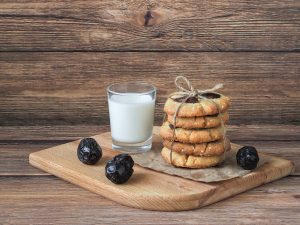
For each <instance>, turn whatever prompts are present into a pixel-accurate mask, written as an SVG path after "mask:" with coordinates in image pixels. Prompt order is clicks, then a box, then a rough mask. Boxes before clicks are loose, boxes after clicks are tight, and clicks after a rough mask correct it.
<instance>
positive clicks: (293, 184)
mask: <svg viewBox="0 0 300 225" xmlns="http://www.w3.org/2000/svg"><path fill="white" fill-rule="evenodd" d="M299 185H300V178H299V177H287V178H283V179H281V180H279V181H275V182H272V183H269V184H266V185H263V186H260V187H257V188H255V189H253V190H251V191H248V192H246V193H243V194H240V195H237V196H235V197H233V198H231V199H230V201H228V200H225V201H221V202H218V203H215V204H213V205H210V206H207V207H204V208H202V209H199V210H192V211H185V212H176V213H172V212H168V213H166V212H155V211H146V210H138V209H133V208H129V207H125V206H121V205H119V204H117V203H114V202H112V201H110V200H107V199H106V198H104V197H101V196H100V195H96V194H93V193H91V192H89V191H86V190H84V189H82V188H79V187H77V186H75V185H73V184H70V183H67V182H65V181H62V180H61V179H59V178H55V177H18V178H15V177H0V189H1V192H0V210H1V212H2V213H1V218H0V223H1V224H36V223H43V224H53V223H55V224H136V225H137V224H152V225H157V224H163V225H165V224H174V225H182V224H199V221H201V224H220V223H222V224H225V225H227V224H228V225H232V221H234V223H236V224H253V223H255V224H281V223H282V222H283V221H284V223H286V224H295V225H296V224H298V222H299V220H300V215H299V213H298V212H299V207H300V201H299V196H300V191H299ZM24 190H26V191H24ZM266 215H267V216H266Z"/></svg>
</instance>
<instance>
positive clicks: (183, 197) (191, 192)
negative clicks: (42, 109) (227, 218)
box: [29, 127, 295, 211]
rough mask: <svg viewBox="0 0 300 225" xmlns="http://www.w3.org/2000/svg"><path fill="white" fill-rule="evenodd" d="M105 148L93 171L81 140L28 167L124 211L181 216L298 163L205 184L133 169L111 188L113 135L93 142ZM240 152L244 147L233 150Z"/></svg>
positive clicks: (157, 142) (34, 156)
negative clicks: (82, 157) (80, 151)
mask: <svg viewBox="0 0 300 225" xmlns="http://www.w3.org/2000/svg"><path fill="white" fill-rule="evenodd" d="M153 134H154V136H153V148H156V149H159V150H160V149H161V148H162V144H161V139H160V137H159V127H154V129H153ZM93 138H94V139H95V140H97V142H98V143H102V145H101V146H102V151H103V157H102V159H101V160H100V161H99V162H98V163H97V164H96V165H95V166H92V167H91V166H87V165H84V164H82V163H80V162H79V161H78V159H77V155H76V150H77V146H78V143H79V140H77V141H74V142H69V143H66V144H63V145H59V146H55V147H52V148H49V149H45V150H41V151H38V152H34V153H31V154H30V155H29V163H30V164H31V165H33V166H34V167H37V168H39V169H42V170H43V171H46V172H48V173H51V174H53V175H55V176H58V177H60V178H62V179H64V180H67V181H69V182H71V183H74V184H75V185H78V186H80V187H82V188H85V189H87V190H90V191H92V192H95V193H97V194H100V195H103V196H106V197H107V198H109V199H111V200H113V201H116V202H118V203H120V204H122V205H126V206H130V207H134V208H139V209H148V210H158V211H182V210H190V209H195V208H201V207H203V206H206V205H210V204H212V203H215V202H218V201H220V200H223V199H225V198H229V197H232V196H233V195H236V194H239V193H241V192H244V191H247V190H249V189H252V188H255V187H257V186H260V185H262V184H265V183H269V182H272V181H274V180H277V179H280V178H282V177H285V176H287V175H289V174H291V173H292V172H293V171H294V169H295V168H294V163H293V162H291V161H287V160H285V159H282V158H278V157H273V156H268V159H269V160H268V162H267V163H264V164H263V165H261V166H260V167H258V168H257V169H256V170H255V171H252V172H251V173H249V174H247V175H244V176H241V177H236V178H234V179H230V180H225V181H220V182H214V183H202V182H195V181H191V180H187V179H184V178H181V177H176V176H172V175H168V174H165V173H159V172H156V171H153V170H149V169H146V168H143V167H141V166H139V165H135V166H134V171H135V172H134V175H133V176H132V178H131V179H130V180H129V181H128V182H126V184H124V185H115V184H112V183H111V182H110V181H108V179H107V178H106V177H105V174H104V168H105V163H104V162H106V161H108V160H109V158H111V157H112V156H114V155H116V154H118V152H117V151H114V150H112V149H111V135H110V133H109V132H107V133H102V134H100V135H96V136H93ZM231 147H232V151H234V152H236V151H237V150H238V149H239V148H240V147H241V146H238V145H236V144H232V145H231Z"/></svg>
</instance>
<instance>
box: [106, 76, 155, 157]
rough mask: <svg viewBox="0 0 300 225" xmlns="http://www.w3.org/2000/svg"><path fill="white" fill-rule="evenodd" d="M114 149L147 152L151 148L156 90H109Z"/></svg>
mask: <svg viewBox="0 0 300 225" xmlns="http://www.w3.org/2000/svg"><path fill="white" fill-rule="evenodd" d="M107 95H108V108H109V118H110V129H111V137H112V148H113V149H116V150H120V151H124V152H146V151H148V150H150V149H151V147H152V129H153V120H154V108H155V98H156V88H155V87H154V86H153V85H151V84H147V83H139V82H135V83H118V84H112V85H110V86H109V87H108V88H107Z"/></svg>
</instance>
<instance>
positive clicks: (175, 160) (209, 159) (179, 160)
mask: <svg viewBox="0 0 300 225" xmlns="http://www.w3.org/2000/svg"><path fill="white" fill-rule="evenodd" d="M161 155H162V157H163V159H164V160H165V161H166V162H168V163H170V164H172V165H174V166H177V167H187V168H197V169H202V168H207V167H212V166H216V165H218V164H220V163H221V162H223V160H224V159H225V154H222V155H219V156H203V157H201V156H192V155H184V154H179V153H177V152H172V163H171V150H170V149H168V148H166V147H164V148H163V149H162V151H161Z"/></svg>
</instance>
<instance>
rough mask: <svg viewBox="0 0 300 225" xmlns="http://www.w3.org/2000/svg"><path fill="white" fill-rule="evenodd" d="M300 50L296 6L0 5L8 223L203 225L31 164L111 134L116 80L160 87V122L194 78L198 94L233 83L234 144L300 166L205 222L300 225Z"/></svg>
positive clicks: (0, 198) (0, 156)
mask: <svg viewBox="0 0 300 225" xmlns="http://www.w3.org/2000/svg"><path fill="white" fill-rule="evenodd" d="M299 49H300V2H299V1H298V0H281V1H277V0H271V1H270V0H269V1H266V0H253V1H242V0H232V1H227V0H215V1H208V0H200V1H198V0H172V1H171V0H165V1H156V0H153V1H151V0H148V1H138V0H128V1H127V0H113V1H112V0H109V1H108V0H103V1H94V0H85V1H84V0H76V1H71V0H64V1H60V0H53V1H50V0H40V1H30V0H22V1H21V0H2V1H0V190H1V192H0V210H1V212H4V214H3V213H1V216H0V223H1V224H5V223H6V224H15V223H25V224H28V223H41V222H42V223H55V222H56V223H59V224H67V223H69V224H77V223H93V222H94V221H95V218H94V217H93V213H97V215H99V218H98V217H97V219H96V221H98V222H101V223H102V224H105V223H115V224H116V223H124V218H131V219H132V220H131V219H127V220H125V223H126V222H130V223H131V224H167V223H172V224H183V223H184V221H185V222H187V223H190V224H196V223H198V222H199V220H198V219H199V213H200V211H192V212H189V213H186V212H185V213H181V214H176V215H177V216H175V215H174V214H172V213H155V214H153V212H143V211H139V210H134V209H130V208H126V207H122V206H119V205H117V204H115V203H113V202H110V201H108V200H106V199H104V198H102V197H95V195H94V194H91V193H88V192H86V191H83V190H81V189H79V188H76V187H74V186H72V185H70V184H67V183H66V182H63V181H61V180H59V179H56V178H54V177H53V176H50V175H49V174H46V173H43V172H41V171H39V170H37V169H35V168H32V167H31V166H29V165H28V160H27V157H28V154H29V153H30V152H33V151H36V150H39V149H43V148H46V147H50V146H53V145H56V144H60V143H64V142H66V141H70V140H74V139H77V138H81V137H83V136H89V135H93V134H96V133H98V132H101V131H104V130H107V129H108V128H109V127H108V125H109V120H108V110H107V100H106V87H107V86H108V85H109V84H111V83H113V82H121V81H130V80H143V81H147V82H149V83H152V84H154V85H156V86H157V88H158V96H157V97H158V98H157V110H156V116H155V124H156V125H159V124H160V123H161V120H162V106H163V103H164V101H165V98H166V96H167V95H168V93H170V92H171V91H173V90H174V85H173V80H174V78H175V77H176V76H177V75H184V76H187V77H188V78H190V80H191V81H192V82H193V84H194V85H195V86H197V87H199V88H210V87H212V86H213V85H214V84H216V83H219V82H223V83H224V84H225V87H224V89H223V92H224V93H225V94H228V95H229V96H231V97H232V103H233V104H232V108H231V110H230V116H231V118H230V123H229V124H230V126H229V131H228V134H229V136H230V138H231V139H232V140H233V141H235V142H237V143H240V144H243V145H244V144H252V145H255V146H257V147H258V148H259V150H261V151H264V152H268V153H272V154H275V155H279V156H283V157H285V158H288V159H292V160H294V162H295V164H296V172H295V173H294V174H293V176H292V177H289V178H285V179H283V180H282V181H279V182H275V183H272V184H268V185H266V186H263V187H260V188H257V189H255V190H254V191H250V192H247V193H246V194H242V195H239V196H237V197H235V198H233V199H232V200H230V201H224V202H221V203H217V204H214V205H212V206H209V207H207V208H206V209H202V211H201V215H202V216H201V221H202V222H203V223H209V224H211V223H216V224H220V223H221V224H232V221H234V220H236V221H239V222H237V223H251V222H253V220H252V219H249V215H250V214H251V215H253V217H255V218H256V220H255V221H256V222H257V223H266V222H270V223H272V224H276V223H282V222H283V221H285V224H299V223H298V222H299V220H300V218H299V215H298V213H297V212H298V211H299V208H300V204H299V196H300V192H299V188H297V187H299V185H300V179H299V165H300V158H299V145H300V53H299ZM100 125H101V126H100ZM42 176H43V177H42ZM90 198H92V199H93V200H92V201H87V199H90ZM279 203H280V204H279ZM276 204H277V206H276ZM278 204H279V205H278ZM57 206H58V207H57ZM90 207H93V210H92V209H90ZM229 209H230V210H229ZM215 211H217V212H218V216H216V215H214V212H215ZM116 212H118V213H116ZM79 214H80V216H78V215H79ZM153 215H155V216H154V217H155V219H154V217H153ZM266 215H270V217H271V218H268V217H266ZM92 218H94V220H93V219H92ZM100 218H101V220H100ZM133 218H134V219H133ZM176 218H181V219H182V220H176ZM247 218H248V219H247ZM219 219H221V222H220V220H219Z"/></svg>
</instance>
